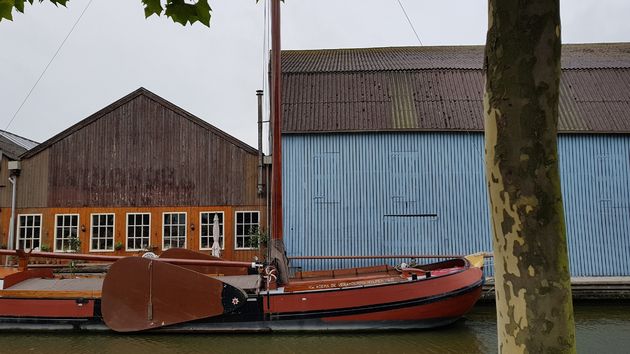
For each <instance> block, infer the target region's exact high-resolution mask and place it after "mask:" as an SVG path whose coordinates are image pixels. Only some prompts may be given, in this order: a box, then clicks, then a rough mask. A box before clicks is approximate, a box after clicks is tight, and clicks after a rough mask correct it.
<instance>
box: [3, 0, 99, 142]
mask: <svg viewBox="0 0 630 354" xmlns="http://www.w3.org/2000/svg"><path fill="white" fill-rule="evenodd" d="M92 1H94V0H90V2H88V4H87V5H86V6H85V8H84V9H83V11H82V12H81V15H79V18H77V20H76V21H75V22H74V25H72V28H71V29H70V32H68V34H67V35H66V37H65V38H64V39H63V41H62V42H61V44H60V45H59V48H57V51H56V52H55V55H53V56H52V58H51V59H50V61H49V62H48V64H46V67H45V68H44V71H42V73H41V74H40V75H39V78H37V81H35V84H34V85H33V87H31V89H30V90H29V91H28V94H27V95H26V97H24V100H23V101H22V103H21V104H20V107H18V109H17V111H15V113H14V114H13V117H11V120H10V121H9V123H7V125H6V127H5V128H4V130H7V129H9V126H10V125H11V123H13V120H14V119H15V117H16V116H17V115H18V113H20V110H22V107H24V104H25V103H26V101H27V100H28V98H29V97H31V94H32V93H33V90H35V87H37V84H39V82H40V81H41V79H42V77H44V74H46V71H47V70H48V68H49V67H50V64H52V62H53V60H55V58H56V57H57V55H58V54H59V52H60V51H61V48H63V45H64V44H66V41H67V40H68V37H70V35H71V34H72V32H73V31H74V29H75V28H76V27H77V24H78V23H79V21H81V18H82V17H83V15H84V14H85V11H87V9H88V8H89V7H90V5H91V4H92Z"/></svg>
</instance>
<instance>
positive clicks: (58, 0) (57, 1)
mask: <svg viewBox="0 0 630 354" xmlns="http://www.w3.org/2000/svg"><path fill="white" fill-rule="evenodd" d="M40 2H41V1H40ZM50 2H51V3H53V4H55V6H58V5H61V6H63V7H65V6H66V3H67V2H68V0H50Z"/></svg>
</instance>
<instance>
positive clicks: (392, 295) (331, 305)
mask: <svg viewBox="0 0 630 354" xmlns="http://www.w3.org/2000/svg"><path fill="white" fill-rule="evenodd" d="M482 279H483V277H482V273H481V270H480V269H478V268H468V269H465V270H462V271H461V272H457V273H453V274H449V275H446V276H442V277H436V278H427V279H418V280H416V281H410V282H403V283H393V284H392V283H389V284H384V285H376V286H369V287H357V288H348V289H335V290H322V291H305V292H301V293H290V294H270V295H269V299H268V301H264V303H265V313H266V315H267V316H268V318H269V320H271V321H270V322H274V321H277V322H282V321H283V320H284V321H287V320H289V321H290V320H310V319H317V320H318V321H316V322H321V323H328V324H330V325H334V326H335V327H339V326H343V324H345V325H347V326H348V327H356V326H357V325H359V326H361V324H365V323H367V322H390V324H391V323H394V322H395V323H397V326H400V325H402V324H403V323H404V322H409V323H408V324H405V325H404V327H414V326H417V327H420V328H422V327H425V326H426V324H422V322H423V321H426V322H427V324H428V323H434V322H441V321H445V322H446V323H450V322H452V321H454V320H456V319H457V318H460V317H461V316H463V315H464V314H466V313H467V312H468V311H470V309H471V308H472V307H473V306H474V304H475V303H476V301H477V300H478V299H479V296H480V294H481V286H482V284H483V280H482ZM267 304H268V305H267ZM446 323H445V324H446ZM274 326H275V324H274ZM432 326H433V325H432ZM325 327H327V326H325Z"/></svg>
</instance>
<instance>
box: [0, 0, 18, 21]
mask: <svg viewBox="0 0 630 354" xmlns="http://www.w3.org/2000/svg"><path fill="white" fill-rule="evenodd" d="M14 6H15V1H14V0H0V21H1V20H2V19H3V18H6V19H7V20H9V21H12V20H13V16H12V15H11V12H13V7H14Z"/></svg>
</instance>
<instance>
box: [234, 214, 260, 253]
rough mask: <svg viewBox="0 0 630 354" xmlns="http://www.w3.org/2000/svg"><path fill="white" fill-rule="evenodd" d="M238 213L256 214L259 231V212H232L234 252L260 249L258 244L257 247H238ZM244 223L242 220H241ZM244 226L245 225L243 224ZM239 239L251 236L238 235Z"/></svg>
mask: <svg viewBox="0 0 630 354" xmlns="http://www.w3.org/2000/svg"><path fill="white" fill-rule="evenodd" d="M238 213H256V214H258V228H259V229H260V211H258V210H237V211H235V212H234V249H235V250H257V249H260V244H259V245H258V247H238V237H239V235H238V233H237V229H238V225H239V224H238ZM243 221H244V220H243ZM251 224H252V223H251V222H250V223H249V224H247V225H251ZM243 225H245V224H243ZM240 236H241V237H243V236H251V235H240ZM243 244H245V242H243Z"/></svg>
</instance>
